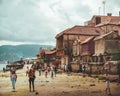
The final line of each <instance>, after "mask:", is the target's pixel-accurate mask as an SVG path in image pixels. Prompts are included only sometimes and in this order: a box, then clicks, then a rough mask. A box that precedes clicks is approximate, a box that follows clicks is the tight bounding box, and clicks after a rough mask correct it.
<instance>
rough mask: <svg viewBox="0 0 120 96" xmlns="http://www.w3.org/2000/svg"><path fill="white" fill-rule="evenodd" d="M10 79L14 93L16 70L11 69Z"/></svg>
mask: <svg viewBox="0 0 120 96" xmlns="http://www.w3.org/2000/svg"><path fill="white" fill-rule="evenodd" d="M10 78H11V82H12V89H13V90H12V91H13V92H15V83H16V80H17V75H16V68H15V67H12V68H11V70H10Z"/></svg>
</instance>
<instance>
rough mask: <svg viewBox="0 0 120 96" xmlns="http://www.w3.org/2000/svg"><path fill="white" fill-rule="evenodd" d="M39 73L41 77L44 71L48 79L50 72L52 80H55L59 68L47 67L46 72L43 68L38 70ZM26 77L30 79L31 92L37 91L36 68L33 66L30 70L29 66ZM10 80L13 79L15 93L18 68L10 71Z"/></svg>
mask: <svg viewBox="0 0 120 96" xmlns="http://www.w3.org/2000/svg"><path fill="white" fill-rule="evenodd" d="M38 71H39V76H41V72H42V71H44V74H45V77H46V78H47V75H48V72H50V74H51V78H53V77H54V76H55V77H56V71H57V68H56V67H55V66H51V67H45V68H44V70H42V69H41V68H39V69H38ZM26 76H28V78H29V80H28V81H29V91H30V92H31V91H33V92H34V91H35V85H34V81H35V78H36V76H35V67H34V65H32V66H31V68H29V67H28V66H27V70H26ZM10 78H11V83H12V89H13V90H12V91H13V92H15V83H16V81H17V74H16V68H15V67H12V68H11V69H10Z"/></svg>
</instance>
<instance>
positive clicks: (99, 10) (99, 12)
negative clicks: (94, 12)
mask: <svg viewBox="0 0 120 96" xmlns="http://www.w3.org/2000/svg"><path fill="white" fill-rule="evenodd" d="M100 9H101V7H99V9H98V10H99V12H98V14H99V15H100Z"/></svg>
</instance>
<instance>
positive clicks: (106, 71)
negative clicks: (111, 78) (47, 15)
mask: <svg viewBox="0 0 120 96" xmlns="http://www.w3.org/2000/svg"><path fill="white" fill-rule="evenodd" d="M104 69H105V74H106V76H108V75H109V73H110V58H107V60H106V62H105V64H104Z"/></svg>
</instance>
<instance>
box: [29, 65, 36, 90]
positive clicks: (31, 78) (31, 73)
mask: <svg viewBox="0 0 120 96" xmlns="http://www.w3.org/2000/svg"><path fill="white" fill-rule="evenodd" d="M28 77H29V90H30V92H31V87H32V91H33V92H34V91H35V86H34V80H35V69H34V66H32V67H31V68H30V70H29V72H28Z"/></svg>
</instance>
